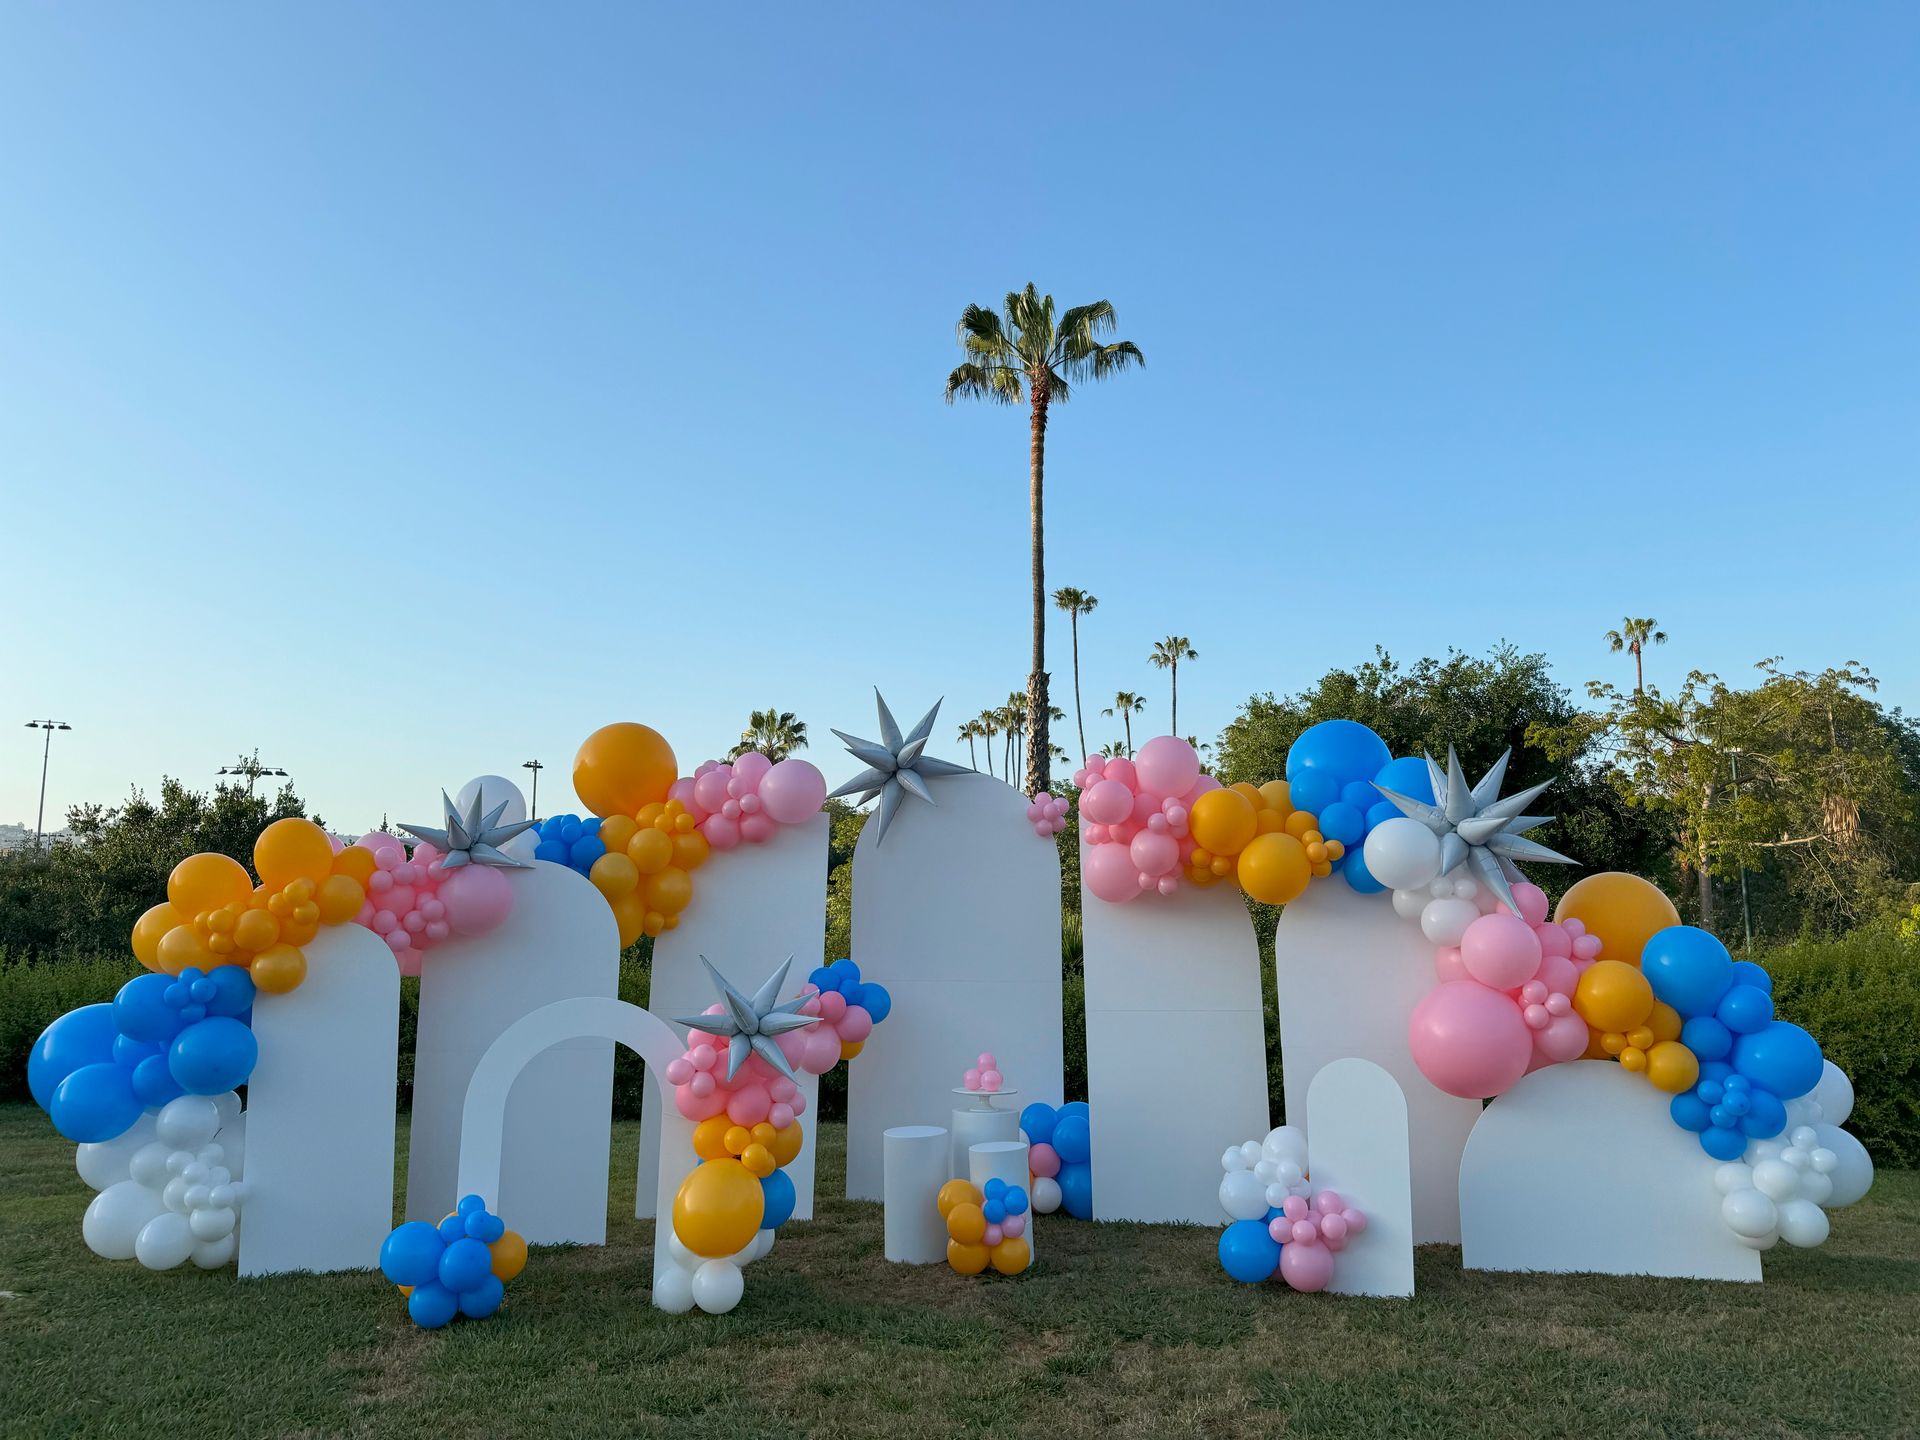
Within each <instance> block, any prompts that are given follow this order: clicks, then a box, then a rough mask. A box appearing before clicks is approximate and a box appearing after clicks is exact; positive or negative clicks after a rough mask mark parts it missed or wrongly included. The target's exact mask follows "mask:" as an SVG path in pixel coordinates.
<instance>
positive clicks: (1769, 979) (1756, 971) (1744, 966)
mask: <svg viewBox="0 0 1920 1440" xmlns="http://www.w3.org/2000/svg"><path fill="white" fill-rule="evenodd" d="M1733 983H1734V984H1736V985H1751V986H1753V987H1754V988H1755V989H1757V990H1764V991H1766V992H1767V994H1769V995H1771V994H1773V976H1771V975H1769V974H1768V973H1767V967H1766V966H1764V965H1756V964H1754V963H1753V961H1751V960H1736V961H1734V962H1733Z"/></svg>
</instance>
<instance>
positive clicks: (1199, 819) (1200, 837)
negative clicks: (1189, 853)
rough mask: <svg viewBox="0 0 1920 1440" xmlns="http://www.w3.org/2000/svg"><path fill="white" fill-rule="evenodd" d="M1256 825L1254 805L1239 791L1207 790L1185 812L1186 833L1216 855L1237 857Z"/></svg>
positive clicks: (1256, 818) (1257, 818)
mask: <svg viewBox="0 0 1920 1440" xmlns="http://www.w3.org/2000/svg"><path fill="white" fill-rule="evenodd" d="M1258 826H1259V814H1258V812H1257V811H1256V810H1255V808H1254V804H1253V802H1252V801H1251V800H1249V799H1247V797H1246V796H1245V795H1244V794H1242V793H1241V792H1240V791H1238V790H1209V791H1207V792H1206V793H1205V794H1204V795H1201V796H1198V797H1197V798H1196V799H1195V800H1194V802H1193V804H1192V805H1191V806H1189V807H1188V809H1187V833H1188V834H1190V835H1192V836H1193V840H1194V844H1196V845H1198V846H1199V847H1200V848H1201V849H1203V850H1208V851H1211V852H1212V853H1213V854H1215V855H1238V854H1239V853H1240V851H1241V850H1242V849H1244V848H1245V847H1246V844H1247V842H1248V841H1249V840H1251V839H1253V837H1254V832H1255V831H1256V830H1257V829H1258Z"/></svg>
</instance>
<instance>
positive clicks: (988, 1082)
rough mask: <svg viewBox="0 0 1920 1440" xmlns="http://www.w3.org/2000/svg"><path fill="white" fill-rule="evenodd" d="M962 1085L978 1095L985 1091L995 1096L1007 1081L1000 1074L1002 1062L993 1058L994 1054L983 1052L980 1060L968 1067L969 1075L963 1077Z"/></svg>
mask: <svg viewBox="0 0 1920 1440" xmlns="http://www.w3.org/2000/svg"><path fill="white" fill-rule="evenodd" d="M960 1083H961V1084H962V1085H964V1086H965V1087H966V1088H967V1089H969V1090H972V1091H973V1092H975V1093H976V1094H978V1093H980V1092H982V1091H984V1092H985V1093H987V1094H989V1095H993V1094H997V1093H999V1090H1000V1087H1001V1086H1003V1085H1005V1084H1006V1083H1007V1079H1006V1076H1004V1075H1002V1074H1001V1073H1000V1062H999V1061H997V1060H995V1059H994V1058H993V1052H992V1051H991V1050H982V1051H981V1052H980V1058H979V1059H978V1060H976V1061H975V1062H974V1063H973V1064H971V1065H969V1066H968V1067H967V1073H966V1074H965V1075H964V1076H962V1077H961V1082H960Z"/></svg>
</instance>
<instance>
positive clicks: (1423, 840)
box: [1361, 815, 1440, 890]
mask: <svg viewBox="0 0 1920 1440" xmlns="http://www.w3.org/2000/svg"><path fill="white" fill-rule="evenodd" d="M1361 854H1362V856H1363V857H1364V858H1365V860H1366V864H1367V871H1368V873H1369V874H1371V875H1372V876H1373V878H1374V879H1376V880H1378V881H1379V882H1380V883H1381V884H1382V885H1385V886H1388V887H1390V888H1391V889H1394V890H1412V889H1415V888H1417V887H1418V886H1421V885H1426V884H1430V883H1431V882H1432V881H1433V879H1434V877H1435V876H1437V875H1439V873H1440V837H1439V836H1438V835H1436V834H1434V833H1433V831H1431V830H1429V829H1428V828H1427V827H1426V826H1424V825H1422V824H1421V823H1420V822H1419V821H1418V820H1409V819H1408V818H1407V817H1406V816H1404V815H1396V816H1395V817H1394V818H1393V819H1391V820H1382V821H1381V822H1380V823H1379V824H1378V825H1376V826H1374V827H1373V829H1372V830H1370V831H1368V832H1367V839H1366V844H1365V845H1364V846H1362V848H1361Z"/></svg>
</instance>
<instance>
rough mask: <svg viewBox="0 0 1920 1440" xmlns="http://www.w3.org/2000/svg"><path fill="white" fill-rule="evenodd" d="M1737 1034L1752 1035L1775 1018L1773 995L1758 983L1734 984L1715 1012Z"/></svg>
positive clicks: (1717, 1017)
mask: <svg viewBox="0 0 1920 1440" xmlns="http://www.w3.org/2000/svg"><path fill="white" fill-rule="evenodd" d="M1713 1016H1714V1019H1716V1020H1718V1021H1719V1022H1720V1023H1721V1024H1722V1025H1724V1026H1726V1027H1727V1029H1729V1030H1731V1031H1732V1032H1733V1033H1734V1034H1736V1035H1751V1034H1753V1032H1754V1031H1756V1030H1759V1029H1762V1028H1764V1027H1765V1026H1766V1024H1767V1022H1768V1021H1769V1020H1771V1019H1773V997H1772V996H1771V995H1769V994H1768V993H1767V992H1766V991H1764V990H1762V989H1761V988H1760V987H1759V986H1758V985H1733V986H1730V987H1728V990H1727V993H1726V994H1724V995H1722V996H1721V997H1720V1004H1719V1006H1718V1007H1717V1008H1716V1009H1715V1010H1714V1012H1713Z"/></svg>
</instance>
